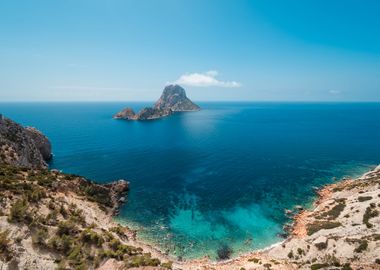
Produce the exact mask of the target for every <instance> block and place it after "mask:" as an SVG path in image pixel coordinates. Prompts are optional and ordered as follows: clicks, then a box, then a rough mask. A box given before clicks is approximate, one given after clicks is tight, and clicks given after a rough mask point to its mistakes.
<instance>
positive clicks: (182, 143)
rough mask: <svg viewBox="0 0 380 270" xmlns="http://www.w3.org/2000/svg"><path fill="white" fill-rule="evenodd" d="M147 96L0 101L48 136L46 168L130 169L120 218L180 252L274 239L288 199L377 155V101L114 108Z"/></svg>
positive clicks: (104, 173)
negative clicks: (140, 113) (169, 110)
mask: <svg viewBox="0 0 380 270" xmlns="http://www.w3.org/2000/svg"><path fill="white" fill-rule="evenodd" d="M144 105H150V104H145V103H129V104H128V103H0V112H1V113H4V114H5V115H6V116H7V117H9V118H12V119H14V120H16V121H18V122H20V123H22V124H24V125H31V126H35V127H37V128H38V129H40V130H41V131H42V132H44V133H45V134H46V135H47V136H48V137H49V138H50V139H51V141H52V143H53V152H54V161H53V162H52V163H51V167H52V168H58V169H61V170H63V171H64V172H67V173H76V174H81V175H84V176H86V177H88V178H90V179H94V180H96V181H97V182H100V183H104V182H108V181H112V180H116V179H120V178H123V179H127V180H129V181H130V183H131V185H130V188H131V190H130V193H129V197H128V203H127V204H126V205H125V206H124V207H123V209H122V211H121V215H120V216H119V217H118V220H120V221H121V222H126V223H127V224H129V225H130V226H132V227H135V228H139V229H140V233H139V234H138V236H139V237H140V238H142V239H145V240H147V241H150V242H152V243H156V244H157V245H158V246H160V247H161V248H162V249H163V250H164V251H168V252H170V253H171V254H173V255H176V256H183V257H186V258H197V257H201V256H204V255H210V256H211V257H215V252H216V250H217V249H218V248H219V247H220V246H222V245H228V246H230V247H231V248H232V249H233V251H234V255H237V254H239V253H240V252H245V251H249V250H252V249H258V248H263V247H266V246H268V245H270V244H273V243H276V242H278V241H280V240H281V238H280V237H279V236H278V234H279V233H281V232H282V226H283V225H284V223H285V222H287V221H288V220H287V218H286V217H285V215H284V209H287V208H289V209H291V208H292V207H294V206H295V205H304V206H306V207H307V206H308V205H310V202H311V201H312V200H313V197H314V195H315V194H314V192H313V188H314V187H319V186H321V185H323V184H326V183H331V182H332V181H334V180H333V177H337V178H338V179H339V178H341V177H343V176H346V175H348V176H357V175H359V174H361V173H363V172H365V171H366V170H368V169H369V168H371V167H372V166H374V165H376V164H378V163H380V103H200V106H201V107H202V110H201V111H200V112H191V113H182V114H176V115H174V116H172V117H169V118H165V119H162V120H158V121H151V122H127V121H122V120H113V119H112V115H113V114H114V113H116V112H118V111H119V110H121V109H122V108H124V107H126V106H131V107H134V108H135V110H138V109H139V108H141V107H142V106H144Z"/></svg>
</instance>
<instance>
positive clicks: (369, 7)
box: [0, 0, 380, 101]
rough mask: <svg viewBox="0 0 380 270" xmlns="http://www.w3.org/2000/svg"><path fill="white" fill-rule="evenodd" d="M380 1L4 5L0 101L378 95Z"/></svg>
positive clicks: (62, 0)
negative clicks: (169, 91)
mask: <svg viewBox="0 0 380 270" xmlns="http://www.w3.org/2000/svg"><path fill="white" fill-rule="evenodd" d="M379 14H380V1H377V0H373V1H371V0H367V1H357V0H356V1H352V0H340V1H338V0H319V1H311V0H310V1H305V0H298V1H296V0H287V1H282V0H278V1H275V0H256V1H255V0H234V1H231V0H187V1H185V0H55V1H51V0H33V1H30V0H1V1H0V101H154V100H156V99H157V98H158V97H159V95H160V94H161V91H162V89H163V88H164V87H165V85H167V84H169V83H178V84H180V85H182V86H183V87H184V88H185V89H186V91H187V95H188V96H189V97H190V98H191V99H194V100H198V101H380V16H379Z"/></svg>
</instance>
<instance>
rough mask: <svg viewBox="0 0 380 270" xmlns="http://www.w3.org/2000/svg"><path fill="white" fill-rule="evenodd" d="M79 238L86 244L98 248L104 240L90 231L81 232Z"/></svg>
mask: <svg viewBox="0 0 380 270" xmlns="http://www.w3.org/2000/svg"><path fill="white" fill-rule="evenodd" d="M80 237H81V240H82V241H83V242H84V243H86V244H90V245H96V246H98V247H101V246H102V244H103V243H104V239H103V238H102V237H101V236H100V235H99V234H97V233H96V232H95V231H93V230H91V229H85V230H83V231H82V233H81V236H80Z"/></svg>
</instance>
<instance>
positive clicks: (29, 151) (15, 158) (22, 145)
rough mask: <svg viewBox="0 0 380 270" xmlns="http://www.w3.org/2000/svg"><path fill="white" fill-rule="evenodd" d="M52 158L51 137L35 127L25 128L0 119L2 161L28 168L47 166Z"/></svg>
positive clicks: (0, 159) (0, 154)
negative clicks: (47, 162)
mask: <svg viewBox="0 0 380 270" xmlns="http://www.w3.org/2000/svg"><path fill="white" fill-rule="evenodd" d="M50 158H51V144H50V142H49V139H48V138H47V137H46V136H44V135H43V134H42V133H41V132H40V131H38V130H37V129H35V128H24V127H22V126H21V125H19V124H17V123H15V122H13V121H12V120H10V119H7V118H1V119H0V163H3V164H9V165H14V166H18V167H28V168H46V167H47V164H46V161H47V160H49V159H50Z"/></svg>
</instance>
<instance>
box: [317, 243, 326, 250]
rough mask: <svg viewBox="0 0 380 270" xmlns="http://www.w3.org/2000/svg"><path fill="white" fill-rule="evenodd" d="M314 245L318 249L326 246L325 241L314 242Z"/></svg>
mask: <svg viewBox="0 0 380 270" xmlns="http://www.w3.org/2000/svg"><path fill="white" fill-rule="evenodd" d="M315 247H316V248H317V249H318V250H322V249H326V248H327V243H325V242H321V243H316V244H315Z"/></svg>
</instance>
